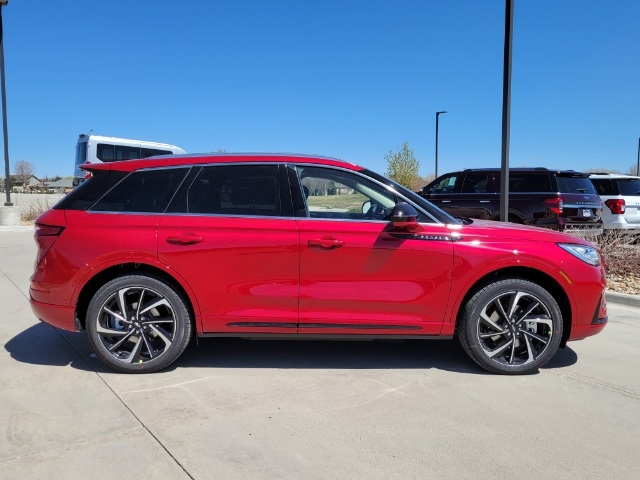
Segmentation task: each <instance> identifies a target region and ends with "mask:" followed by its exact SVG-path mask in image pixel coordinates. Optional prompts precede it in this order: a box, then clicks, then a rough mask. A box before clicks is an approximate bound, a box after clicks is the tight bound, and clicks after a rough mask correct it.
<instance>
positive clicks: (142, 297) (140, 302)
mask: <svg viewBox="0 0 640 480" xmlns="http://www.w3.org/2000/svg"><path fill="white" fill-rule="evenodd" d="M144 292H145V290H144V288H143V289H142V290H140V298H138V308H137V310H136V318H140V307H141V306H142V300H143V299H144Z"/></svg>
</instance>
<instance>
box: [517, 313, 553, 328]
mask: <svg viewBox="0 0 640 480" xmlns="http://www.w3.org/2000/svg"><path fill="white" fill-rule="evenodd" d="M523 320H524V321H525V322H533V323H542V324H544V325H547V326H548V327H549V329H550V330H552V331H553V320H551V319H550V318H549V317H547V316H546V315H543V316H535V317H527V318H524V319H523Z"/></svg>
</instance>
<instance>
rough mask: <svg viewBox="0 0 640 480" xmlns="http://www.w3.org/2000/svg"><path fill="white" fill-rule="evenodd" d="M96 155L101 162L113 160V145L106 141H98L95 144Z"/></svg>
mask: <svg viewBox="0 0 640 480" xmlns="http://www.w3.org/2000/svg"><path fill="white" fill-rule="evenodd" d="M96 157H98V160H101V161H103V162H113V159H114V158H115V157H114V154H113V145H109V144H106V143H99V144H98V145H96Z"/></svg>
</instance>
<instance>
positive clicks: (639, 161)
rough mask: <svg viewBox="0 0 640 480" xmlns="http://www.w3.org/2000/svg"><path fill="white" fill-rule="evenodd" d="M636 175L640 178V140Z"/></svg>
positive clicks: (639, 140) (639, 141) (639, 142)
mask: <svg viewBox="0 0 640 480" xmlns="http://www.w3.org/2000/svg"><path fill="white" fill-rule="evenodd" d="M636 175H638V176H640V138H639V139H638V163H637V164H636Z"/></svg>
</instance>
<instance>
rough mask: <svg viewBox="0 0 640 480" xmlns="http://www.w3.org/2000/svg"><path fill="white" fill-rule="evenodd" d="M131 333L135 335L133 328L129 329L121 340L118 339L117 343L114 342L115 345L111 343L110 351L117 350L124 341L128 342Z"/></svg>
mask: <svg viewBox="0 0 640 480" xmlns="http://www.w3.org/2000/svg"><path fill="white" fill-rule="evenodd" d="M131 335H133V330H129V331H128V332H127V334H126V335H125V336H124V337H122V338H121V339H120V340H118V341H117V342H116V343H114V344H113V345H111V346H110V347H109V351H110V352H113V351H115V350H116V349H118V348H119V347H120V345H122V344H123V343H124V342H126V341H127V340H129V337H130V336H131Z"/></svg>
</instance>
